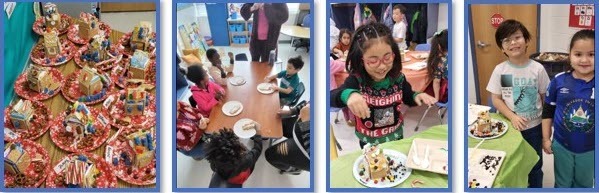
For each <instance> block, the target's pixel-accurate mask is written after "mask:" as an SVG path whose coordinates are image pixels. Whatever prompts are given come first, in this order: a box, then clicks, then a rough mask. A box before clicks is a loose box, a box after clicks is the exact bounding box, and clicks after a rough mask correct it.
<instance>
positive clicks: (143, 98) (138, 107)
mask: <svg viewBox="0 0 599 193" xmlns="http://www.w3.org/2000/svg"><path fill="white" fill-rule="evenodd" d="M148 97H149V95H148V92H146V91H145V90H144V89H142V88H128V89H127V96H126V97H125V114H126V115H143V114H144V112H145V110H146V108H147V107H148Z"/></svg>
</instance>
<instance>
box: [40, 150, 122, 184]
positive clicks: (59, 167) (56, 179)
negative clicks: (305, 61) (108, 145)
mask: <svg viewBox="0 0 599 193" xmlns="http://www.w3.org/2000/svg"><path fill="white" fill-rule="evenodd" d="M80 156H85V157H86V158H87V159H89V160H90V161H91V162H93V163H94V165H95V166H96V168H98V170H99V171H100V173H99V176H98V177H96V185H95V188H116V185H117V178H116V176H115V175H114V173H113V170H112V167H110V165H108V163H106V161H104V159H102V158H101V157H100V156H98V155H95V154H92V153H73V154H69V155H66V156H65V157H63V158H62V159H60V160H61V161H59V162H58V163H56V165H54V166H52V168H49V170H50V172H48V177H47V178H46V188H66V184H65V168H64V167H66V164H65V162H67V161H69V160H71V159H76V158H77V157H80Z"/></svg>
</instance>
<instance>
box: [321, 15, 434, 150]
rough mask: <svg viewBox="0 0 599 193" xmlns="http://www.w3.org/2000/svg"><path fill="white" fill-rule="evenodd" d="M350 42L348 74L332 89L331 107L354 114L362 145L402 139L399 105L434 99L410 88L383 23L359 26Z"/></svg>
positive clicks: (395, 47)
mask: <svg viewBox="0 0 599 193" xmlns="http://www.w3.org/2000/svg"><path fill="white" fill-rule="evenodd" d="M351 45H352V47H351V48H350V49H349V56H348V57H347V62H346V69H348V73H349V77H347V79H345V82H344V83H343V84H342V85H341V86H339V88H337V89H334V90H332V91H331V95H330V97H331V98H330V101H331V106H332V107H337V108H342V107H349V109H350V110H351V112H352V113H353V114H354V115H355V116H356V122H357V123H356V128H355V129H356V130H355V133H356V135H357V137H358V139H359V140H360V146H361V147H364V145H365V144H367V143H373V144H381V143H385V142H388V141H394V140H400V139H403V127H404V119H403V118H404V115H402V111H401V110H402V104H406V105H408V106H416V105H421V104H423V103H424V104H427V105H433V104H435V103H436V102H437V100H436V99H435V98H434V97H431V96H430V95H428V94H426V93H418V92H414V91H413V90H412V86H411V85H410V83H409V82H407V81H406V77H405V75H404V74H403V73H402V72H401V68H402V64H401V59H400V52H399V49H398V48H397V44H396V43H395V42H394V41H393V37H392V34H391V30H390V29H389V28H388V27H387V26H385V25H384V24H382V23H377V22H372V23H369V24H366V25H363V26H360V27H359V28H358V29H357V30H356V33H354V38H353V40H352V43H351ZM389 118H391V119H389Z"/></svg>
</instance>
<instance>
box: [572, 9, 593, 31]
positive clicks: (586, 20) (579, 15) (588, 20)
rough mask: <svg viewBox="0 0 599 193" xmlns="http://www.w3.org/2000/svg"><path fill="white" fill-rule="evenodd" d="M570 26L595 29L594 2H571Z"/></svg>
mask: <svg viewBox="0 0 599 193" xmlns="http://www.w3.org/2000/svg"><path fill="white" fill-rule="evenodd" d="M568 26H570V27H575V28H588V29H594V28H595V6H594V5H593V4H571V5H570V17H569V25H568Z"/></svg>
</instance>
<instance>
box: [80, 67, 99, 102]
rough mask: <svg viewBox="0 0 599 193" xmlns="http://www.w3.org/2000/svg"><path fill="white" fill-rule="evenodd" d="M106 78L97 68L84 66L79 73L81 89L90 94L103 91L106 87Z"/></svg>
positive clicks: (82, 91)
mask: <svg viewBox="0 0 599 193" xmlns="http://www.w3.org/2000/svg"><path fill="white" fill-rule="evenodd" d="M104 78H105V77H103V75H102V74H100V73H99V72H98V70H97V69H95V68H90V67H89V66H83V69H81V74H79V80H78V81H79V90H80V91H81V93H83V94H85V95H88V96H89V95H95V94H98V93H101V92H102V88H104V81H103V79H104Z"/></svg>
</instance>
